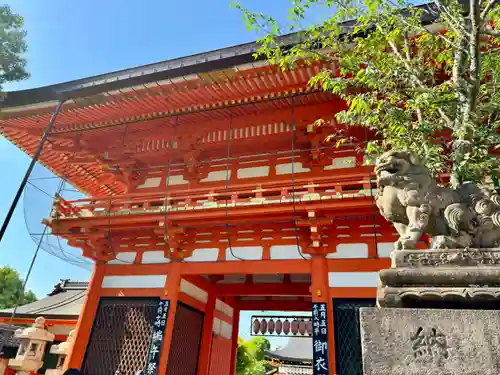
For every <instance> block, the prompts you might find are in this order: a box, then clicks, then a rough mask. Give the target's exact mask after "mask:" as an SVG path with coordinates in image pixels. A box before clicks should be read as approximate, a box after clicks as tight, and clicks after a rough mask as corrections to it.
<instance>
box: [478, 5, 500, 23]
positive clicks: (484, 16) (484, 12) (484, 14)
mask: <svg viewBox="0 0 500 375" xmlns="http://www.w3.org/2000/svg"><path fill="white" fill-rule="evenodd" d="M497 1H498V0H490V1H488V4H486V6H485V7H484V9H483V11H482V12H481V19H480V21H481V22H482V23H483V22H484V21H486V19H485V18H486V17H487V16H488V13H489V12H490V10H491V8H492V7H493V5H495V3H496V2H497Z"/></svg>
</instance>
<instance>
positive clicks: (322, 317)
mask: <svg viewBox="0 0 500 375" xmlns="http://www.w3.org/2000/svg"><path fill="white" fill-rule="evenodd" d="M326 306H327V305H326V303H323V302H313V304H312V321H313V374H314V375H329V374H330V371H329V369H328V317H327V311H326Z"/></svg>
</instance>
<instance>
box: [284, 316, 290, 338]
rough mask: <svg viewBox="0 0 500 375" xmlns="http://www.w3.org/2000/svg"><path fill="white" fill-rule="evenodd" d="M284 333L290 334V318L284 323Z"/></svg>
mask: <svg viewBox="0 0 500 375" xmlns="http://www.w3.org/2000/svg"><path fill="white" fill-rule="evenodd" d="M283 333H284V334H285V335H288V334H289V333H290V322H289V321H288V319H287V320H285V322H284V323H283Z"/></svg>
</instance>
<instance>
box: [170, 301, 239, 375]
mask: <svg viewBox="0 0 500 375" xmlns="http://www.w3.org/2000/svg"><path fill="white" fill-rule="evenodd" d="M202 326H203V313H202V312H200V311H198V310H194V309H192V308H190V307H188V306H186V305H183V304H181V303H179V305H178V306H177V312H176V313H175V323H174V332H173V335H172V344H171V346H170V354H169V355H168V367H167V375H196V371H197V369H198V355H199V351H200V341H201V329H202ZM228 366H229V364H228Z"/></svg>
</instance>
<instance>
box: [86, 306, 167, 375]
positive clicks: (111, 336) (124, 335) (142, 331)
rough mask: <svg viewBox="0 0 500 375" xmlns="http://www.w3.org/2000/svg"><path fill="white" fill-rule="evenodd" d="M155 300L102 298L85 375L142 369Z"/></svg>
mask: <svg viewBox="0 0 500 375" xmlns="http://www.w3.org/2000/svg"><path fill="white" fill-rule="evenodd" d="M157 306H158V299H156V298H151V299H146V298H141V299H138V298H104V299H101V301H100V303H99V307H98V310H97V315H96V318H95V321H94V327H93V328H92V333H91V336H90V341H89V344H88V346H87V353H86V355H85V361H84V365H83V372H84V373H85V374H86V375H135V374H136V373H137V371H139V370H142V369H144V367H145V365H146V360H147V356H148V350H149V345H150V341H151V335H152V333H153V322H154V321H153V317H154V312H155V310H156V308H157Z"/></svg>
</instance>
